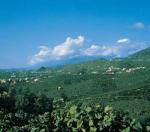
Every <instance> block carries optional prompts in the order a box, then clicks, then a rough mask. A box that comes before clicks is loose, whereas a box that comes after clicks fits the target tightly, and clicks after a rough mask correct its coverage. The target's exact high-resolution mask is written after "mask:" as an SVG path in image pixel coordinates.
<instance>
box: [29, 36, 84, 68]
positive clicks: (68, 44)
mask: <svg viewBox="0 0 150 132" xmlns="http://www.w3.org/2000/svg"><path fill="white" fill-rule="evenodd" d="M83 42H84V37H83V36H78V37H77V38H76V39H72V38H70V37H68V38H67V39H66V40H65V42H64V43H62V44H58V45H56V46H55V47H53V48H48V47H47V46H40V47H39V48H40V49H41V50H40V51H39V52H38V53H37V54H35V55H34V56H32V57H31V58H30V61H29V64H30V65H35V64H37V63H40V62H43V61H45V60H46V59H61V58H63V57H66V56H69V55H73V54H75V47H74V46H82V43H83Z"/></svg>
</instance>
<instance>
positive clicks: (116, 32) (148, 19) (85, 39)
mask: <svg viewBox="0 0 150 132" xmlns="http://www.w3.org/2000/svg"><path fill="white" fill-rule="evenodd" d="M149 5H150V1H149V0H13V1H12V0H0V68H20V67H28V66H34V65H37V64H39V63H43V62H47V61H51V60H57V61H59V60H62V59H67V58H72V57H76V56H79V57H80V56H100V57H106V56H113V57H125V56H128V55H129V54H132V53H134V52H136V51H138V50H141V49H144V48H146V47H149V46H150V37H149V35H150V13H149V12H150V8H149Z"/></svg>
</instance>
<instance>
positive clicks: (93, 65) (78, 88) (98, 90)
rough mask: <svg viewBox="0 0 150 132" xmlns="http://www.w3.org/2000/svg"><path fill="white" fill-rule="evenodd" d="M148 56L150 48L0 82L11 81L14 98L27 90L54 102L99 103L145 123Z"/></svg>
mask: <svg viewBox="0 0 150 132" xmlns="http://www.w3.org/2000/svg"><path fill="white" fill-rule="evenodd" d="M149 55H150V48H148V49H145V50H142V51H140V52H138V53H136V54H134V55H132V56H129V58H125V59H114V60H105V59H99V60H95V61H88V62H83V63H80V64H72V65H65V66H61V67H57V68H44V67H42V68H40V69H38V70H30V71H16V72H11V73H7V74H4V73H3V74H1V75H0V78H1V79H2V78H3V77H5V79H6V80H8V79H10V78H11V79H12V82H11V88H15V89H16V90H17V92H18V94H21V93H23V91H25V90H26V89H30V90H31V91H32V92H34V93H36V94H37V93H44V94H46V95H48V96H49V97H53V98H55V99H57V98H59V97H60V95H62V94H65V95H66V96H67V97H68V98H69V99H70V100H71V101H73V102H99V101H101V102H103V103H106V104H110V105H113V106H115V108H116V109H123V110H126V111H129V112H130V113H131V115H132V116H133V117H135V118H138V119H140V120H145V119H147V118H148V117H150V112H149V111H150V105H149V103H150V67H149V66H150V61H147V59H148V56H149ZM136 58H138V59H142V61H139V60H138V59H136ZM59 88H61V90H58V89H59Z"/></svg>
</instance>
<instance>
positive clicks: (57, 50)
mask: <svg viewBox="0 0 150 132" xmlns="http://www.w3.org/2000/svg"><path fill="white" fill-rule="evenodd" d="M83 43H84V37H83V36H78V37H77V38H76V39H73V38H70V37H68V38H66V40H65V42H63V43H61V44H58V45H56V46H54V47H52V48H49V47H47V46H40V47H39V48H40V51H39V52H38V53H37V54H35V55H34V56H32V57H31V58H30V61H29V64H30V65H35V64H38V63H41V62H44V61H48V60H60V59H63V58H72V57H75V56H99V57H125V56H127V55H129V54H131V53H134V52H135V51H137V50H139V49H142V47H143V45H144V44H143V43H136V42H134V44H131V43H130V40H129V39H128V38H123V39H119V40H117V41H116V43H115V44H110V45H102V44H93V45H90V46H89V47H88V48H84V46H82V45H83ZM128 43H130V44H128Z"/></svg>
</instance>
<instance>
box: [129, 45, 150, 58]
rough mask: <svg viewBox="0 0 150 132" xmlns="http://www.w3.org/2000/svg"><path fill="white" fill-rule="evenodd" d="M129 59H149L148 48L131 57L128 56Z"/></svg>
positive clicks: (149, 49)
mask: <svg viewBox="0 0 150 132" xmlns="http://www.w3.org/2000/svg"><path fill="white" fill-rule="evenodd" d="M129 58H131V59H150V47H149V48H146V49H144V50H141V51H139V52H137V53H135V54H133V55H130V56H129Z"/></svg>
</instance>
